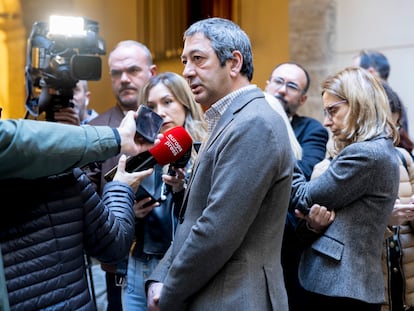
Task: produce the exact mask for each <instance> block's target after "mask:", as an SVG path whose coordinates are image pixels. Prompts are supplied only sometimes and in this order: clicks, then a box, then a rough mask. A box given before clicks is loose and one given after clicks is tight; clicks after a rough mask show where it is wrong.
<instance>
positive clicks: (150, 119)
mask: <svg viewBox="0 0 414 311" xmlns="http://www.w3.org/2000/svg"><path fill="white" fill-rule="evenodd" d="M162 122H163V120H162V118H161V116H160V115H158V114H157V113H155V112H154V111H153V110H152V109H151V108H148V107H147V106H145V105H140V106H139V108H138V117H137V120H136V124H137V133H138V135H139V136H141V137H143V138H144V139H145V140H147V141H148V142H151V143H153V142H154V141H155V139H156V138H157V135H158V133H159V132H160V129H161V127H162Z"/></svg>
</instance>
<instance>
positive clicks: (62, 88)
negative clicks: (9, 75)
mask: <svg viewBox="0 0 414 311" xmlns="http://www.w3.org/2000/svg"><path fill="white" fill-rule="evenodd" d="M59 22H62V23H66V26H67V27H69V32H67V31H66V32H64V31H56V32H55V31H54V30H52V29H51V24H52V17H51V20H50V22H49V23H46V22H35V23H34V24H33V27H32V31H31V34H30V37H29V39H28V48H27V62H26V88H27V93H28V97H27V100H26V109H27V110H28V112H29V113H30V114H31V115H33V116H35V117H37V116H38V115H39V114H40V113H42V112H43V111H45V112H46V119H51V118H52V119H53V111H57V110H59V109H60V108H62V107H70V106H71V105H72V103H71V99H72V98H73V88H74V87H75V86H76V83H77V82H78V81H79V80H99V79H100V78H101V70H102V61H101V58H100V56H99V55H104V54H105V53H106V49H105V42H104V40H103V39H102V38H101V37H100V36H99V26H98V23H97V22H95V21H92V20H89V19H85V18H81V17H65V16H53V23H57V24H59ZM78 22H81V25H80V30H79V26H78V27H75V26H77V25H78ZM58 29H59V28H58ZM71 30H73V33H71V32H70V31H71ZM44 88H47V89H48V90H50V89H52V90H53V93H52V94H50V92H49V91H48V92H46V93H47V94H43V93H42V92H41V90H42V89H44ZM48 95H49V96H48ZM48 114H49V117H48ZM52 121H53V120H52Z"/></svg>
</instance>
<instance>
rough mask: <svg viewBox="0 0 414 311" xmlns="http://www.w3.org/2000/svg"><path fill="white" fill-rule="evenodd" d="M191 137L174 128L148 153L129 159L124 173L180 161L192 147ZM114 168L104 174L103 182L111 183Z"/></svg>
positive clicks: (180, 129)
mask: <svg viewBox="0 0 414 311" xmlns="http://www.w3.org/2000/svg"><path fill="white" fill-rule="evenodd" d="M192 143H193V141H192V139H191V136H190V135H189V134H188V133H187V131H186V130H185V129H184V127H182V126H177V127H174V128H172V129H170V130H168V131H166V132H165V133H164V137H163V139H161V142H160V143H159V144H157V145H156V146H154V147H152V148H151V149H149V150H148V151H145V152H142V153H139V154H137V155H136V156H132V157H129V158H128V159H127V161H126V165H125V171H127V172H129V173H132V172H139V171H143V170H146V169H149V168H151V167H153V166H154V165H155V164H159V165H166V164H168V163H172V162H176V161H177V160H179V159H181V158H182V157H183V156H184V155H185V154H186V152H187V151H188V150H189V149H191V146H192ZM117 167H118V166H114V167H113V168H112V169H111V170H110V171H109V172H108V173H106V174H105V180H107V181H111V180H112V179H113V178H114V176H115V173H116V171H117Z"/></svg>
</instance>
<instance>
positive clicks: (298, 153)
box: [264, 92, 302, 160]
mask: <svg viewBox="0 0 414 311" xmlns="http://www.w3.org/2000/svg"><path fill="white" fill-rule="evenodd" d="M264 95H265V98H266V101H267V102H268V103H269V105H270V107H272V108H273V109H274V110H275V111H276V112H277V113H278V114H280V116H281V117H282V119H283V121H284V123H285V125H286V129H287V131H288V137H289V141H290V147H291V148H292V151H293V154H294V155H295V157H296V160H300V159H302V147H301V146H300V144H299V142H298V140H297V138H296V136H295V132H293V129H292V125H291V124H290V122H289V119H288V117H287V114H286V112H285V110H284V109H283V107H282V105H281V103H280V101H279V100H278V99H276V98H275V97H274V96H272V95H270V94H269V93H267V92H264Z"/></svg>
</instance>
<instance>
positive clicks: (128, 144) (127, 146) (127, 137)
mask: <svg viewBox="0 0 414 311" xmlns="http://www.w3.org/2000/svg"><path fill="white" fill-rule="evenodd" d="M137 116H138V114H137V112H135V111H132V110H131V111H128V113H127V114H126V116H125V117H124V118H123V119H122V122H121V124H120V125H119V127H118V133H119V136H120V137H121V153H125V154H128V155H137V154H138V153H142V152H144V151H146V150H148V149H150V148H151V147H154V145H156V144H158V143H159V142H160V139H161V138H162V137H163V135H162V134H159V135H158V138H157V139H156V140H155V142H154V144H151V143H149V142H147V141H146V140H144V139H140V138H139V137H138V135H135V134H136V128H137V127H136V123H135V119H136V118H137Z"/></svg>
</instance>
